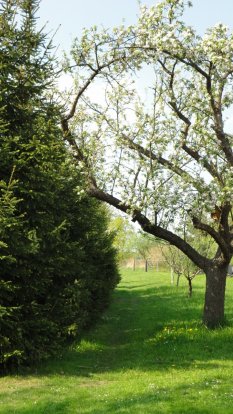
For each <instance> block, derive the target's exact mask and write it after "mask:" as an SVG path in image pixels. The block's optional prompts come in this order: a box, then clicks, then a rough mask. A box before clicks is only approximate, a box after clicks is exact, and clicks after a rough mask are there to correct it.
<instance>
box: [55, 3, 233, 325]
mask: <svg viewBox="0 0 233 414" xmlns="http://www.w3.org/2000/svg"><path fill="white" fill-rule="evenodd" d="M184 7H185V2H184V1H183V0H164V1H162V2H160V3H158V4H157V5H155V6H154V7H151V8H147V7H146V6H143V7H142V8H141V15H140V16H139V20H138V23H137V24H136V25H134V26H129V27H124V26H120V27H118V28H114V29H113V30H112V32H110V31H108V30H103V31H102V32H101V31H98V30H97V28H96V27H94V28H92V29H90V30H84V32H83V36H82V38H81V39H80V40H78V39H76V40H75V41H74V44H73V46H72V50H71V60H72V61H68V62H67V65H66V68H65V69H66V70H68V71H70V72H71V73H72V74H73V75H74V76H75V77H76V79H77V81H76V84H75V86H76V89H77V93H76V97H75V99H74V101H73V102H72V104H71V109H70V111H69V112H68V113H67V114H66V115H65V116H64V117H63V120H62V128H63V134H64V139H65V140H66V142H67V143H69V145H70V147H71V148H72V150H73V157H74V160H76V161H77V162H78V163H79V165H82V168H83V170H85V171H86V191H87V192H88V194H90V195H91V196H93V197H95V198H97V199H99V200H102V201H104V202H107V203H108V204H110V205H112V206H114V207H116V208H117V209H119V210H121V211H122V212H124V213H127V214H129V215H130V216H131V217H132V218H133V220H134V221H136V222H138V224H139V225H140V226H141V228H142V229H143V230H144V231H145V232H147V233H149V234H151V235H153V236H155V237H158V238H161V239H163V240H165V241H167V242H168V243H170V244H171V245H174V246H176V247H177V248H178V249H179V250H181V251H182V252H183V253H184V254H185V255H186V256H187V257H188V258H189V259H190V260H192V261H193V262H194V263H195V265H196V266H197V267H199V268H201V269H202V270H203V272H204V273H205V275H206V293H205V304H204V313H203V322H204V323H205V324H206V325H207V326H208V327H216V326H218V325H221V324H222V323H223V322H224V300H225V285H226V275H227V268H228V265H229V263H230V260H231V258H232V255H233V226H232V214H233V213H232V199H233V193H232V189H233V174H232V169H233V152H232V144H233V141H232V139H233V138H232V137H233V135H232V134H231V133H230V132H228V130H227V129H226V127H225V125H224V119H225V114H226V110H227V109H228V108H229V107H232V105H233V97H232V92H231V91H232V82H233V66H232V52H233V49H232V47H233V46H232V45H233V41H232V39H233V36H232V34H231V33H229V31H228V29H227V28H226V27H225V26H224V25H222V24H217V25H216V26H214V27H213V28H211V29H209V30H207V32H206V33H205V35H204V36H203V37H200V36H198V35H197V34H196V33H195V31H194V30H193V29H192V27H190V26H187V25H186V24H185V23H184V22H183V21H182V15H183V12H184ZM145 67H147V68H148V67H151V68H152V70H151V72H150V76H148V69H147V72H146V77H147V79H151V77H152V76H153V80H152V83H151V85H150V88H149V89H148V91H149V92H148V96H147V100H145V98H144V96H142V97H139V96H138V93H137V90H136V89H137V88H136V86H137V83H138V78H137V77H136V78H135V77H134V75H135V74H136V75H137V76H139V75H140V73H141V72H143V71H145ZM131 80H132V83H131ZM133 81H136V86H135V83H133ZM98 82H99V84H100V85H101V88H102V90H103V93H104V99H103V100H102V101H100V100H99V101H95V100H94V99H91V98H90V97H91V93H90V92H91V90H92V85H93V84H95V83H98ZM92 96H93V95H92ZM103 102H105V103H106V104H104V103H103ZM178 224H180V225H181V227H182V228H186V227H187V226H192V227H193V229H199V230H200V231H202V232H203V234H207V235H208V236H210V237H211V238H212V239H213V240H214V242H215V243H216V246H217V248H216V250H215V253H214V255H213V256H212V257H211V258H209V257H207V256H206V255H205V254H204V252H203V251H202V250H198V249H197V248H196V247H195V246H194V245H192V244H190V243H189V242H188V241H187V240H186V238H185V235H184V236H182V237H181V236H180V233H179V232H177V231H176V227H177V225H178Z"/></svg>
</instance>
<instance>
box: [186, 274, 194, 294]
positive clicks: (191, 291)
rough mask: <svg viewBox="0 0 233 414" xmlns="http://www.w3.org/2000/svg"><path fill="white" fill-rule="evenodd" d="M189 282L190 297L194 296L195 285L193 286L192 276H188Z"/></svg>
mask: <svg viewBox="0 0 233 414" xmlns="http://www.w3.org/2000/svg"><path fill="white" fill-rule="evenodd" d="M187 279H188V284H189V297H190V298H191V297H192V293H193V286H192V279H191V277H188V278H187Z"/></svg>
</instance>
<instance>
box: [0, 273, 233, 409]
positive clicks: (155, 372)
mask: <svg viewBox="0 0 233 414" xmlns="http://www.w3.org/2000/svg"><path fill="white" fill-rule="evenodd" d="M203 285H204V278H203V276H198V277H197V278H196V279H195V280H194V291H193V297H192V298H191V299H190V298H188V295H187V293H188V288H187V286H186V281H185V280H183V281H181V286H180V287H179V288H178V289H177V288H176V286H171V285H170V276H169V274H166V273H156V272H154V273H153V272H149V273H145V272H143V271H135V272H133V271H129V270H128V271H124V272H123V278H122V282H121V284H120V285H119V288H118V289H117V291H116V292H115V294H114V300H113V303H112V305H111V307H110V309H109V310H108V311H107V313H105V315H104V316H103V317H102V320H101V321H100V322H99V323H98V325H96V327H95V328H93V329H92V330H91V331H90V332H89V333H87V334H86V335H85V337H84V338H83V340H82V341H81V342H80V343H77V344H75V345H74V346H73V347H72V348H70V349H67V350H66V351H65V352H64V355H63V356H60V355H58V356H57V358H54V359H52V360H50V361H47V362H46V363H44V364H43V365H41V366H40V367H35V368H34V369H31V370H28V371H25V370H24V372H21V374H19V375H18V376H8V377H5V378H0V413H1V414H3V413H4V414H8V413H9V414H11V413H17V414H29V413H32V414H34V413H35V414H42V413H43V414H58V413H61V414H74V413H77V414H111V413H119V414H128V413H135V414H144V413H145V414H150V413H158V414H160V413H161V414H163V413H164V414H165V413H172V414H173V413H179V414H186V413H187V414H188V413H189V414H190V413H193V414H210V413H211V414H212V413H214V414H216V413H219V414H220V413H224V414H225V413H227V414H230V413H231V414H232V412H233V409H232V406H233V346H232V344H233V306H232V293H233V280H232V279H228V288H227V298H226V313H227V317H228V326H227V327H226V328H222V329H220V330H215V331H208V330H207V329H206V328H204V327H203V326H202V325H201V323H200V320H201V314H202V307H203V295H204V290H203Z"/></svg>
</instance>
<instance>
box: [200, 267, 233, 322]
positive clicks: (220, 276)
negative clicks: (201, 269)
mask: <svg viewBox="0 0 233 414" xmlns="http://www.w3.org/2000/svg"><path fill="white" fill-rule="evenodd" d="M226 276H227V266H224V267H217V266H213V267H211V268H209V269H208V270H207V272H206V292H205V304H204V314H203V322H204V324H205V325H206V326H207V327H208V328H217V327H219V326H221V325H223V324H224V302H225V288H226Z"/></svg>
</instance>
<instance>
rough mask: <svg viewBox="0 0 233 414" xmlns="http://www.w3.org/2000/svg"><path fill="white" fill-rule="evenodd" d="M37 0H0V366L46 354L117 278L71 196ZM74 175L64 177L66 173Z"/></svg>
mask: <svg viewBox="0 0 233 414" xmlns="http://www.w3.org/2000/svg"><path fill="white" fill-rule="evenodd" d="M38 5H39V1H37V0H25V1H20V2H18V1H14V0H13V1H9V0H3V1H2V2H1V14H0V36H1V39H2V43H1V50H0V66H1V75H0V83H1V98H0V99H1V100H0V113H1V122H0V128H1V130H0V132H1V148H0V178H1V182H0V259H1V279H0V287H1V289H0V328H1V329H0V332H1V336H0V341H1V342H0V365H2V366H3V367H9V366H10V365H17V364H19V363H20V362H21V361H23V362H32V361H35V360H38V359H41V358H45V357H47V356H48V355H50V354H51V353H52V352H55V351H56V350H57V348H58V346H59V345H61V344H62V343H63V342H64V340H65V339H67V338H68V337H69V338H70V337H73V336H75V335H77V333H80V332H81V330H82V328H83V327H84V326H87V325H88V324H90V323H91V322H92V321H93V320H95V319H96V317H97V316H98V314H99V313H100V312H101V311H102V310H103V309H104V308H105V307H106V306H107V304H108V301H109V296H110V293H111V291H112V289H113V288H114V287H115V285H116V283H117V281H118V274H117V269H116V263H115V251H114V250H113V249H112V247H111V243H112V236H111V235H110V234H109V233H108V232H107V222H106V220H107V219H106V215H105V212H104V211H103V209H102V208H101V207H100V206H99V204H97V203H96V202H94V201H90V200H89V199H88V198H83V199H81V200H80V199H78V196H77V193H78V191H77V185H79V186H80V187H81V186H82V180H81V178H80V176H79V174H78V173H77V171H76V170H75V169H74V168H72V167H71V165H70V161H69V156H68V154H67V151H66V148H65V146H64V144H63V140H62V135H61V131H60V128H59V126H58V125H59V119H60V116H61V108H60V107H59V105H58V104H57V102H56V100H55V96H54V93H53V80H52V79H53V78H54V76H55V75H54V63H53V61H52V60H51V57H50V52H51V47H52V46H51V44H50V43H48V42H47V39H46V36H45V35H44V34H43V33H42V32H41V31H37V30H36V17H35V14H36V11H37V9H38ZM71 177H73V178H71Z"/></svg>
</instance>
